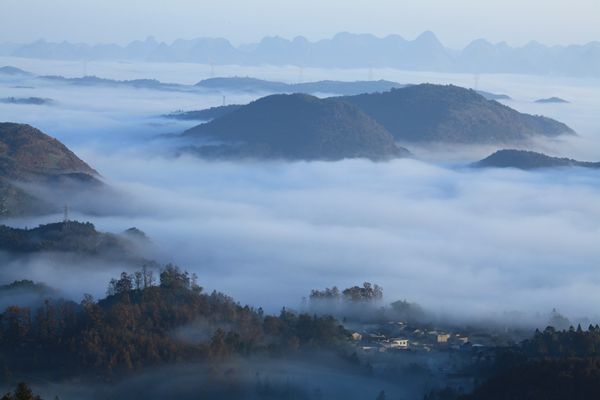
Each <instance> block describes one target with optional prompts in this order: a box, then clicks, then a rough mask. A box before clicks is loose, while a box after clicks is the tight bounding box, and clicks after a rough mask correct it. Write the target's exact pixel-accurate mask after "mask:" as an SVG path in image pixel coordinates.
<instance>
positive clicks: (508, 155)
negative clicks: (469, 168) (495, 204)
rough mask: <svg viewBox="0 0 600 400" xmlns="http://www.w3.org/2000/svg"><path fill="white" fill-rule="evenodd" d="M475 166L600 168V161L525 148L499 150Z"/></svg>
mask: <svg viewBox="0 0 600 400" xmlns="http://www.w3.org/2000/svg"><path fill="white" fill-rule="evenodd" d="M473 166H475V167H479V168H484V167H495V168H519V169H536V168H559V167H585V168H600V162H585V161H577V160H572V159H570V158H558V157H551V156H548V155H546V154H542V153H536V152H533V151H525V150H499V151H497V152H495V153H494V154H492V155H490V156H489V157H487V158H485V159H483V160H481V161H479V162H477V163H475V164H473Z"/></svg>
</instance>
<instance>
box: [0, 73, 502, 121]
mask: <svg viewBox="0 0 600 400" xmlns="http://www.w3.org/2000/svg"><path fill="white" fill-rule="evenodd" d="M2 75H5V76H9V77H15V76H16V77H19V78H22V79H25V80H27V79H30V78H33V79H41V80H45V81H51V82H58V83H65V84H68V85H76V86H109V87H119V86H126V87H132V88H137V89H153V90H167V91H186V92H190V91H230V92H251V93H263V94H267V93H268V94H276V93H307V94H319V93H320V94H336V95H355V94H361V93H373V92H384V91H388V90H390V89H399V88H403V87H406V86H408V85H406V84H401V83H398V82H392V81H386V80H378V81H332V80H326V81H316V82H304V83H284V82H276V81H267V80H263V79H257V78H251V77H219V78H210V79H205V80H202V81H200V82H198V83H196V84H195V85H183V84H176V83H165V82H160V81H158V80H156V79H129V80H115V79H106V78H100V77H97V76H84V77H78V78H66V77H64V76H59V75H41V76H36V75H34V74H32V73H30V72H27V71H24V70H21V69H19V68H15V67H11V66H6V67H0V77H2ZM478 93H479V94H481V95H482V96H484V97H486V98H487V99H490V100H510V99H511V98H510V96H507V95H505V94H496V93H490V92H485V91H478ZM7 99H12V98H7ZM7 99H3V100H7ZM1 100H2V99H0V101H1ZM6 102H8V101H6ZM173 116H174V117H177V115H173ZM183 119H193V118H185V117H184V118H183Z"/></svg>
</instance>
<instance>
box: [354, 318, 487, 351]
mask: <svg viewBox="0 0 600 400" xmlns="http://www.w3.org/2000/svg"><path fill="white" fill-rule="evenodd" d="M352 340H353V341H354V342H355V343H356V345H357V346H358V347H359V348H360V349H361V350H362V351H364V352H388V351H424V352H430V351H460V350H469V349H476V348H484V347H488V346H494V345H495V341H494V338H493V337H492V336H491V335H489V334H486V333H477V332H469V333H467V332H451V331H447V330H439V329H427V328H424V327H417V326H410V325H408V324H406V323H404V322H397V321H393V322H388V323H387V324H381V325H365V326H362V327H361V328H360V329H358V330H356V331H354V332H353V333H352Z"/></svg>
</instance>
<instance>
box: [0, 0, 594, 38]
mask: <svg viewBox="0 0 600 400" xmlns="http://www.w3.org/2000/svg"><path fill="white" fill-rule="evenodd" d="M0 11H1V12H0V43H2V42H19V43H22V42H31V41H34V40H37V39H41V38H43V39H46V40H50V41H62V40H68V41H73V42H87V43H107V42H115V43H127V42H129V41H132V40H136V39H143V38H146V37H147V36H155V37H156V38H157V39H158V40H161V41H166V42H170V41H173V40H175V39H177V38H186V39H189V38H194V37H200V36H210V37H217V36H218V37H225V38H227V39H229V40H231V41H232V42H233V43H234V44H240V43H247V42H253V41H257V40H260V39H261V38H262V37H264V36H273V35H280V36H283V37H287V38H291V37H295V36H297V35H303V36H305V37H307V38H308V39H311V40H318V39H322V38H326V37H331V36H332V35H334V34H335V33H337V32H341V31H348V32H355V33H372V34H375V35H378V36H385V35H388V34H399V35H401V36H403V37H405V38H407V39H412V38H414V37H416V36H417V35H419V34H420V33H421V32H423V31H425V30H431V31H433V32H435V33H436V34H437V35H438V37H439V38H440V40H441V41H442V42H443V43H444V44H446V45H447V46H449V47H454V48H461V47H464V46H465V45H466V44H467V43H469V42H470V41H471V40H474V39H478V38H486V39H488V40H490V41H492V42H499V41H507V42H508V43H509V44H511V45H522V44H525V43H527V42H529V41H531V40H537V41H539V42H542V43H545V44H549V45H552V44H573V43H587V42H590V41H595V40H600V3H598V0H570V1H565V0H485V1H482V0H452V1H448V0H352V1H351V2H350V1H348V0H285V1H284V0H252V1H249V0H219V1H205V0H169V1H166V0H162V1H161V0H128V1H122V0H119V1H117V0H101V1H100V0H53V1H47V0H0ZM565 27H568V29H565Z"/></svg>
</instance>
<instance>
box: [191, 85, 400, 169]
mask: <svg viewBox="0 0 600 400" xmlns="http://www.w3.org/2000/svg"><path fill="white" fill-rule="evenodd" d="M184 137H188V138H197V139H204V140H216V141H219V142H221V144H220V145H210V146H203V147H199V148H196V149H195V150H196V151H197V152H199V154H201V155H204V156H224V157H226V156H236V157H239V156H243V157H258V158H282V159H296V160H339V159H343V158H370V159H386V158H393V157H400V156H405V155H408V154H409V153H408V151H407V150H406V149H402V148H400V147H398V146H397V145H396V144H395V142H394V139H393V137H392V136H391V135H390V134H389V132H387V131H386V130H385V128H383V127H382V126H381V125H379V124H378V123H377V122H375V121H374V120H373V119H371V118H369V117H368V116H366V115H365V114H364V113H363V112H361V111H360V110H359V109H357V108H356V107H354V106H352V105H350V104H346V103H343V102H339V101H334V100H327V99H325V100H321V99H318V98H316V97H313V96H309V95H301V94H293V95H272V96H267V97H263V98H262V99H259V100H257V101H255V102H252V103H250V104H248V105H247V106H243V107H241V108H239V109H237V110H235V111H233V112H231V113H229V114H227V115H225V116H222V117H221V118H217V119H215V120H213V121H211V122H209V123H207V124H202V125H198V126H196V127H194V128H192V129H189V130H188V131H186V132H184Z"/></svg>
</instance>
